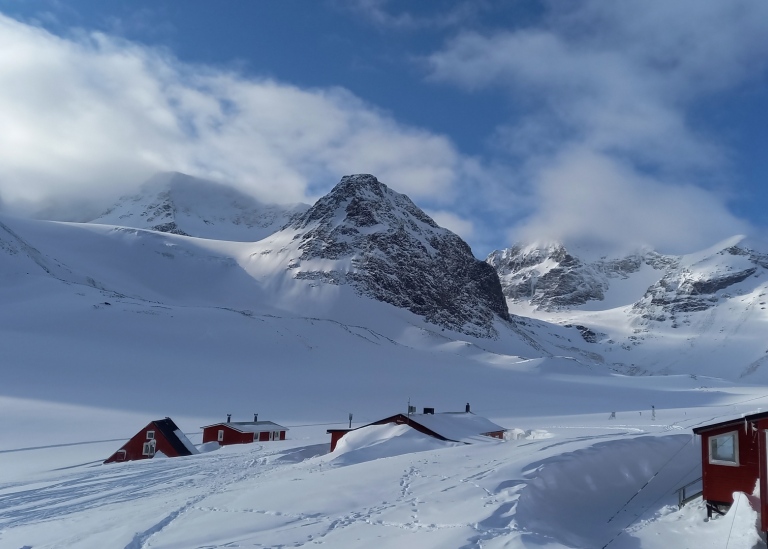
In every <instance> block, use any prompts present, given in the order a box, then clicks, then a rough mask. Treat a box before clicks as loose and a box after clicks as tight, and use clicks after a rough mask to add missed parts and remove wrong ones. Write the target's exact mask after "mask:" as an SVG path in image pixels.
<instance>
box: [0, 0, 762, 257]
mask: <svg viewBox="0 0 768 549" xmlns="http://www.w3.org/2000/svg"><path fill="white" fill-rule="evenodd" d="M0 13H1V14H2V15H0V46H2V47H0V52H2V53H0V79H2V81H3V86H2V87H0V204H2V205H4V207H5V208H6V209H8V210H10V211H21V212H35V211H37V212H39V211H40V210H41V209H42V210H43V211H46V212H48V213H52V212H53V215H59V216H61V215H65V213H70V212H78V215H85V213H87V212H90V211H93V210H97V209H98V208H100V207H103V205H104V204H108V203H109V202H110V201H111V200H113V199H114V198H116V196H118V195H120V194H123V193H125V192H128V191H130V190H131V189H132V188H135V187H136V186H137V185H138V184H139V183H141V182H142V181H143V180H144V179H146V178H147V177H148V176H149V175H151V174H152V173H153V172H156V171H161V170H178V171H183V172H186V173H191V174H193V175H198V176H202V177H209V178H212V179H216V180H221V181H225V182H228V183H231V184H233V185H235V186H237V187H239V188H241V189H243V190H245V191H247V192H249V193H251V194H254V195H255V196H257V197H258V198H261V199H262V200H265V201H271V202H274V201H287V202H295V201H305V202H311V201H312V200H314V199H315V198H317V197H318V196H320V195H322V194H324V193H325V192H327V191H328V190H329V189H330V188H331V187H332V186H333V185H334V184H335V183H336V182H337V181H338V180H339V178H340V177H341V176H342V175H345V174H348V173H356V172H367V173H373V174H375V175H377V176H378V177H379V178H380V179H381V180H382V181H383V182H384V183H386V184H388V185H389V186H391V187H392V188H394V189H395V190H398V191H400V192H404V193H406V194H408V195H409V196H411V198H413V199H414V201H415V202H416V203H417V204H418V205H420V206H421V207H422V208H424V209H425V210H426V211H427V212H428V213H430V214H431V215H433V217H435V219H436V220H437V221H438V222H439V223H441V224H443V225H445V226H447V227H449V228H451V229H453V230H455V231H456V232H458V233H459V234H460V235H461V236H463V237H464V238H465V239H466V240H467V241H468V242H469V243H470V244H471V245H472V247H473V250H474V251H475V253H476V254H477V255H478V256H484V255H486V254H487V253H488V252H490V251H491V250H492V249H494V248H500V247H504V246H508V245H510V244H512V243H513V242H514V241H516V240H530V239H540V240H548V239H559V240H564V241H565V242H566V243H569V244H574V245H578V244H585V245H592V246H597V247H599V248H600V249H601V250H606V253H608V252H612V251H616V250H618V249H626V248H631V247H634V246H638V245H650V246H653V247H655V248H657V249H659V250H660V251H662V252H668V253H684V252H690V251H694V250H697V249H699V248H702V247H706V246H709V245H711V244H713V243H714V242H716V241H717V240H720V239H723V238H726V237H728V236H731V235H733V234H741V233H748V234H754V235H759V234H760V232H761V231H762V230H763V229H764V227H765V220H764V216H763V206H764V204H766V201H767V200H768V190H766V185H765V183H767V182H768V177H767V175H768V160H767V158H768V155H767V154H765V148H766V144H768V124H766V120H768V71H767V70H766V69H767V65H768V40H765V36H768V4H767V3H766V2H764V1H763V0H711V1H708V2H706V3H701V2H699V1H697V0H679V1H677V2H674V3H670V2H663V1H659V0H652V1H640V0H628V1H626V2H606V1H597V0H586V1H584V2H578V3H574V2H565V1H559V2H556V1H552V2H537V1H504V2H502V1H493V0H476V1H474V2H461V1H453V2H445V1H433V2H405V1H395V0H389V1H388V0H312V1H309V0H306V1H303V2H299V1H295V2H266V1H262V2H254V1H246V0H242V1H230V2H226V3H214V2H203V1H185V2H165V1H157V0H154V1H152V2H150V1H141V0H132V1H130V2H128V1H111V2H103V1H96V0H72V1H69V2H62V1H59V0H44V1H40V2H34V3H32V2H24V1H21V0H0ZM70 215H71V214H70Z"/></svg>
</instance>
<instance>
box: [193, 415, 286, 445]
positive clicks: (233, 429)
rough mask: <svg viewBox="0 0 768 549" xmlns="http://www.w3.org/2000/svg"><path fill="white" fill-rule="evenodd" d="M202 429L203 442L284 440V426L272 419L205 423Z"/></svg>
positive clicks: (239, 442) (221, 443)
mask: <svg viewBox="0 0 768 549" xmlns="http://www.w3.org/2000/svg"><path fill="white" fill-rule="evenodd" d="M202 429H203V444H205V443H206V442H218V443H219V444H220V445H221V446H226V445H228V444H248V443H251V442H268V441H270V440H285V432H286V431H288V429H287V428H286V427H283V426H282V425H278V424H277V423H273V422H272V421H227V422H222V423H214V424H213V425H206V426H205V427H203V428H202Z"/></svg>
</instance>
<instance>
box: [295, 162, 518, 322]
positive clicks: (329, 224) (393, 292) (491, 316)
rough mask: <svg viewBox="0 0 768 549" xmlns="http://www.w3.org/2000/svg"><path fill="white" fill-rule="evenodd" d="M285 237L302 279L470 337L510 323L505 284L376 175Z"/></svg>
mask: <svg viewBox="0 0 768 549" xmlns="http://www.w3.org/2000/svg"><path fill="white" fill-rule="evenodd" d="M285 231H289V232H293V233H294V234H292V237H291V238H292V242H293V243H294V244H293V245H294V246H296V247H297V248H298V249H297V250H296V251H297V254H298V255H299V257H298V258H294V260H293V261H292V263H291V264H290V265H289V266H288V268H290V269H292V270H293V272H294V273H295V274H294V278H297V279H308V280H313V281H318V280H319V281H322V282H326V283H330V284H349V285H351V286H352V287H353V288H354V289H355V290H356V291H357V292H358V293H360V294H362V295H366V296H368V297H371V298H373V299H376V300H379V301H383V302H386V303H390V304H392V305H395V306H397V307H402V308H405V309H408V310H410V311H411V312H413V313H416V314H418V315H421V316H424V317H425V318H426V319H427V320H428V321H429V322H431V323H433V324H437V325H440V326H442V327H444V328H449V329H453V330H456V331H460V332H463V333H467V334H472V335H478V336H481V337H489V336H493V335H495V333H496V332H495V329H494V328H493V324H494V322H495V320H496V319H497V317H499V318H502V319H504V320H507V319H509V313H508V311H507V306H506V303H505V301H504V295H503V294H502V291H501V285H500V283H499V278H498V276H497V275H496V272H495V271H494V270H493V268H492V267H491V266H490V265H488V264H486V263H484V262H482V261H479V260H478V259H476V258H475V257H474V256H473V255H472V250H471V249H470V247H469V246H468V245H467V243H466V242H464V241H463V240H462V239H461V238H460V237H458V236H457V235H456V234H454V233H452V232H451V231H449V230H447V229H444V228H442V227H439V226H438V225H437V223H435V222H434V221H433V220H432V219H431V218H430V217H429V216H428V215H427V214H425V213H424V212H423V211H422V210H421V209H419V208H418V207H417V206H416V205H415V204H414V203H413V202H412V201H411V200H410V198H408V197H407V196H405V195H403V194H400V193H397V192H395V191H393V190H391V189H390V188H388V187H387V186H386V185H384V184H383V183H381V182H379V181H378V180H377V179H376V178H375V177H374V176H372V175H350V176H346V177H344V178H342V179H341V181H340V182H339V184H338V185H336V186H335V187H334V188H333V189H332V190H331V192H329V193H328V194H327V195H326V196H324V197H322V198H321V199H320V200H318V201H317V203H316V204H315V205H314V206H312V207H311V208H310V209H309V210H307V212H305V213H304V214H303V215H302V216H301V217H299V218H298V219H296V220H295V221H294V222H293V223H291V224H290V225H289V226H288V227H286V229H285Z"/></svg>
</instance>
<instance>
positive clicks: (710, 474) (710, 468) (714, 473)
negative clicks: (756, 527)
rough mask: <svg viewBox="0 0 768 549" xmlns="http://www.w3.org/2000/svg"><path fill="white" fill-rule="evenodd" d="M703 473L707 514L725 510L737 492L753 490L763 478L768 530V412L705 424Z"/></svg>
mask: <svg viewBox="0 0 768 549" xmlns="http://www.w3.org/2000/svg"><path fill="white" fill-rule="evenodd" d="M693 432H694V433H695V434H697V435H699V436H701V473H702V487H703V494H702V496H703V498H704V500H705V501H706V502H707V514H708V515H710V516H711V514H712V513H713V512H715V513H718V514H722V513H724V512H725V511H726V510H727V509H728V508H729V507H730V506H731V504H733V493H734V492H744V493H746V494H751V493H752V491H753V490H754V488H755V483H756V482H757V479H758V478H759V479H760V494H761V497H760V515H761V529H762V530H763V531H764V532H765V531H768V451H767V448H768V444H767V443H768V412H762V413H758V414H750V415H747V416H744V417H739V418H736V419H731V420H728V421H721V422H719V423H712V424H709V425H702V426H701V427H696V428H695V429H693Z"/></svg>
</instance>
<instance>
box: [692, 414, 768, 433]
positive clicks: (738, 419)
mask: <svg viewBox="0 0 768 549" xmlns="http://www.w3.org/2000/svg"><path fill="white" fill-rule="evenodd" d="M766 418H768V412H759V413H757V414H749V415H746V416H744V415H741V416H739V417H734V418H732V419H727V420H725V421H719V422H717V423H710V424H708V425H701V426H700V427H694V428H693V432H694V434H697V435H700V434H701V433H706V432H707V431H711V430H713V429H720V428H721V427H728V426H730V425H737V424H739V423H744V422H751V421H759V420H761V419H766Z"/></svg>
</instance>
